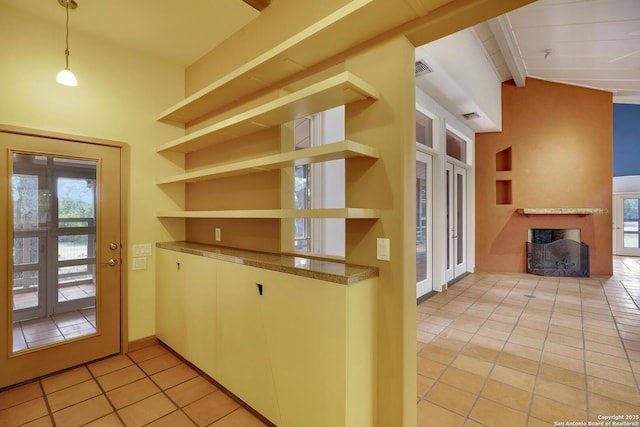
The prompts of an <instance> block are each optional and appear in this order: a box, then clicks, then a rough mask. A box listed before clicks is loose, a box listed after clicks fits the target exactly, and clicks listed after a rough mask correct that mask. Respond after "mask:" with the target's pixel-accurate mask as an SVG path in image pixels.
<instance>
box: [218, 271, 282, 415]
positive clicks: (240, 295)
mask: <svg viewBox="0 0 640 427" xmlns="http://www.w3.org/2000/svg"><path fill="white" fill-rule="evenodd" d="M264 272H265V270H262V269H257V268H253V267H247V266H242V265H238V264H234V263H230V262H223V261H220V262H218V313H217V314H218V326H217V338H218V347H217V366H216V371H217V376H216V380H217V381H219V382H220V383H221V384H222V385H223V386H224V387H226V388H228V389H229V390H230V391H231V392H232V393H234V394H235V395H237V396H238V397H239V398H240V399H242V400H243V401H245V402H246V403H247V404H248V405H249V406H251V407H252V408H253V409H255V410H256V411H258V412H259V413H260V414H262V415H263V416H265V417H266V418H268V419H269V420H271V421H272V422H273V423H275V424H276V425H279V426H280V425H281V423H280V413H279V409H278V402H277V400H276V394H275V387H274V382H273V375H272V368H271V364H270V360H269V349H268V347H267V341H266V338H265V334H264V326H263V323H262V318H261V317H262V316H261V308H260V307H261V305H262V303H263V298H262V296H261V295H260V292H259V288H258V285H257V284H258V283H262V282H261V277H262V275H263V273H264Z"/></svg>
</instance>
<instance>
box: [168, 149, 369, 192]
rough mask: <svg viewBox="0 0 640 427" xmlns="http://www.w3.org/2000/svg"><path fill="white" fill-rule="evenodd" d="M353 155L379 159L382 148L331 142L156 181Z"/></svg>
mask: <svg viewBox="0 0 640 427" xmlns="http://www.w3.org/2000/svg"><path fill="white" fill-rule="evenodd" d="M350 157H369V158H372V159H377V158H379V157H380V155H379V154H378V150H377V149H375V148H373V147H369V146H366V145H363V144H359V143H357V142H354V141H348V140H346V141H340V142H334V143H331V144H327V145H320V146H316V147H311V148H305V149H304V150H297V151H289V152H286V153H280V154H273V155H271V156H265V157H260V158H257V159H251V160H244V161H241V162H235V163H228V164H225V165H219V166H211V167H208V168H205V169H198V170H194V171H191V172H186V173H183V174H179V175H175V176H170V177H166V178H161V179H158V180H157V181H156V184H170V183H187V182H198V181H206V180H210V179H217V178H226V177H229V176H237V175H246V174H251V173H256V172H264V171H269V170H274V169H281V168H285V167H292V166H299V165H306V164H310V163H319V162H328V161H331V160H338V159H347V158H350Z"/></svg>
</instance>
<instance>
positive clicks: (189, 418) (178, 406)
mask: <svg viewBox="0 0 640 427" xmlns="http://www.w3.org/2000/svg"><path fill="white" fill-rule="evenodd" d="M156 345H160V344H156ZM161 347H162V348H163V349H164V350H165V351H167V354H171V355H173V353H172V352H170V351H168V350H167V349H166V348H165V347H164V346H161ZM173 356H174V357H175V355H173ZM127 357H129V355H127ZM155 357H159V356H155ZM155 357H150V358H149V359H145V360H144V361H146V360H151V359H154V358H155ZM129 360H131V361H132V362H133V363H134V365H136V366H137V367H138V369H140V370H141V371H142V372H144V374H145V376H146V378H148V379H149V380H150V381H151V382H152V383H153V384H154V385H155V386H156V387H158V388H159V389H160V393H162V394H163V395H164V397H166V398H167V399H169V401H170V402H171V403H172V404H173V405H175V407H176V409H177V410H178V411H180V412H182V414H183V415H184V416H185V417H187V419H188V420H189V421H191V422H193V424H195V425H198V423H197V422H196V420H194V419H193V418H191V417H190V416H189V414H187V413H186V412H185V411H184V410H183V407H181V406H180V405H179V404H178V402H175V401H174V400H173V399H172V398H171V396H169V395H168V394H167V393H166V390H165V389H163V388H162V386H161V385H160V384H158V383H157V382H156V381H155V380H154V379H153V378H151V375H149V374H147V371H145V370H144V369H143V368H142V367H141V366H140V365H139V364H138V362H136V361H135V360H133V359H132V358H131V357H129ZM178 360H180V359H178ZM144 361H143V362H144ZM180 363H184V362H183V361H182V360H180ZM174 366H178V365H174ZM174 366H171V367H169V368H166V369H161V370H159V371H158V372H154V373H153V375H155V374H157V373H160V372H164V371H167V370H168V369H171V368H173V367H174ZM187 366H188V365H187ZM196 373H198V372H197V371H196ZM198 375H200V374H199V373H198ZM194 378H195V377H194ZM192 379H193V378H189V379H188V380H186V381H182V382H180V383H178V384H174V385H172V386H171V387H169V388H173V387H176V386H178V385H180V384H183V383H185V382H187V381H190V380H192ZM216 391H217V390H216ZM156 394H157V393H156ZM209 394H211V393H209ZM209 394H206V395H204V396H201V397H200V398H198V399H196V400H194V401H193V402H190V403H189V405H190V404H192V403H195V402H197V401H199V400H201V399H204V398H205V397H206V396H208V395H209ZM152 396H155V394H153V395H152ZM148 397H151V396H147V397H146V398H145V399H147V398H148ZM142 400H144V399H142ZM142 400H139V401H138V402H141V401H142ZM138 402H134V403H131V404H130V405H127V406H124V407H123V408H126V407H128V406H131V405H134V404H135V403H138ZM121 409H122V408H121ZM174 412H176V411H171V412H169V413H167V414H164V415H163V416H161V417H160V418H156V419H155V420H152V421H149V422H148V423H146V424H144V425H149V424H151V423H154V422H156V421H158V420H161V419H163V418H165V417H168V416H169V415H171V414H172V413H174ZM123 424H124V423H123ZM125 425H126V424H125Z"/></svg>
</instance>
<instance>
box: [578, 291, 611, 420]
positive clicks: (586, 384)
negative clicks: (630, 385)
mask: <svg viewBox="0 0 640 427" xmlns="http://www.w3.org/2000/svg"><path fill="white" fill-rule="evenodd" d="M600 288H601V289H602V293H603V294H605V291H604V288H603V287H602V282H600ZM578 290H579V291H580V326H581V328H580V330H581V333H582V360H583V362H582V365H583V366H582V369H583V370H584V398H585V409H586V411H587V419H586V420H585V421H589V420H590V419H591V408H590V407H589V371H588V365H587V337H586V336H585V333H584V304H583V302H584V298H583V296H582V280H579V281H578ZM606 298H607V296H606V294H605V299H606ZM608 304H609V301H608V300H607V305H608ZM609 309H611V308H610V307H609ZM611 316H612V317H613V313H611Z"/></svg>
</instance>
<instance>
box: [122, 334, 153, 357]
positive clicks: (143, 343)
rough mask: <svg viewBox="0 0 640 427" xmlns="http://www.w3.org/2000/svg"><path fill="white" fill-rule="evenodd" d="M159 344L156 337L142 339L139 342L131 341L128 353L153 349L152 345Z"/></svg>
mask: <svg viewBox="0 0 640 427" xmlns="http://www.w3.org/2000/svg"><path fill="white" fill-rule="evenodd" d="M158 342H159V341H158V338H156V337H155V336H151V337H146V338H140V339H139V340H135V341H129V349H128V350H129V351H128V353H131V352H134V351H136V350H140V349H143V348H145V347H151V346H152V345H156V344H158Z"/></svg>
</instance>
